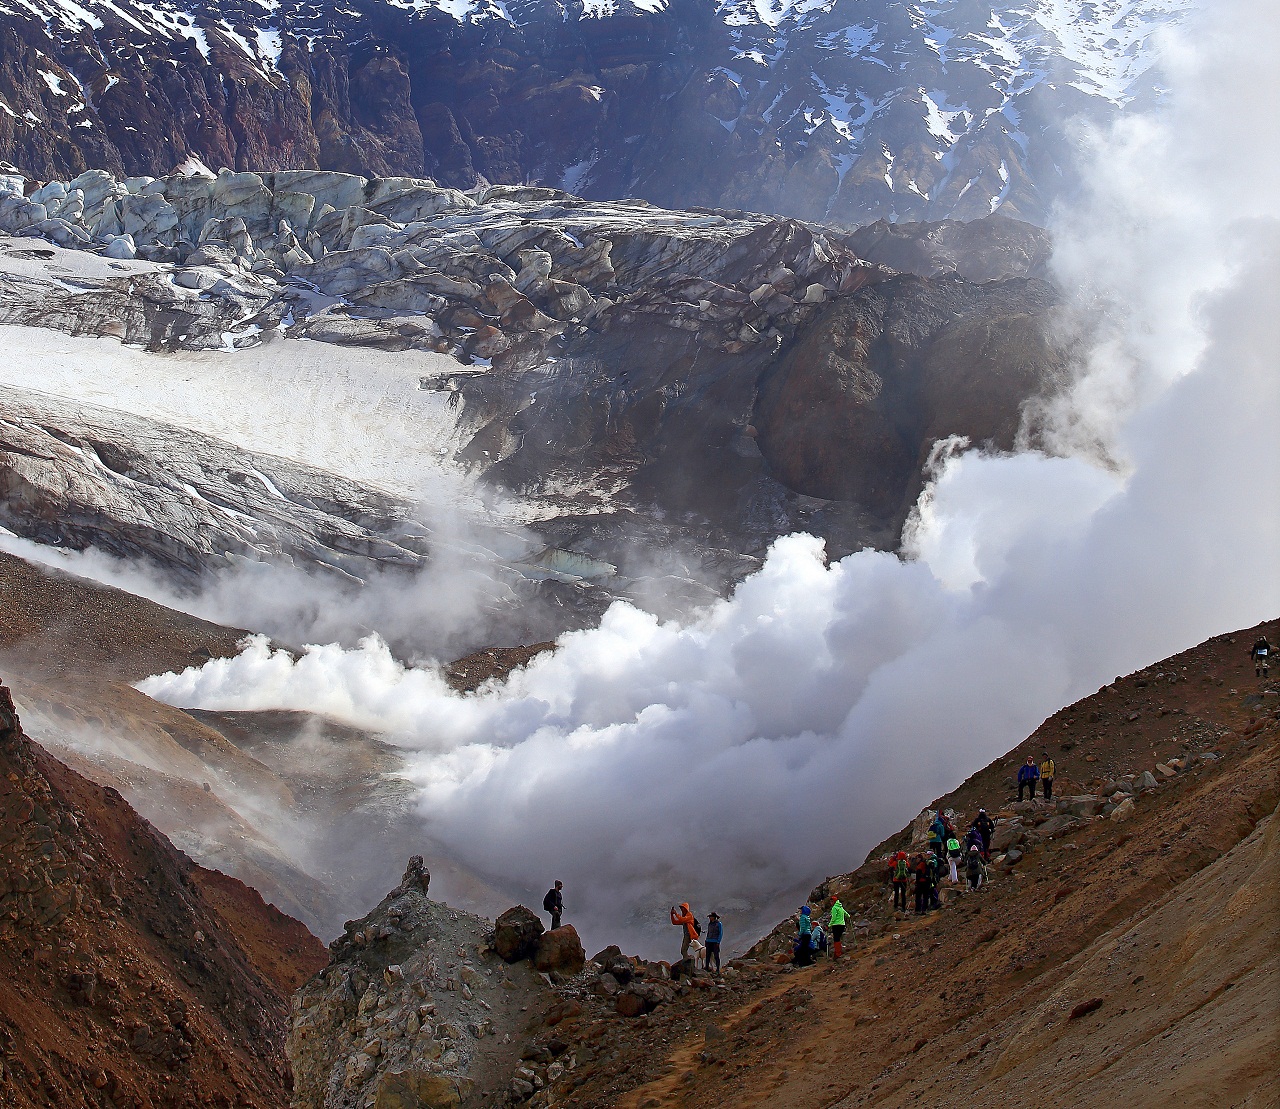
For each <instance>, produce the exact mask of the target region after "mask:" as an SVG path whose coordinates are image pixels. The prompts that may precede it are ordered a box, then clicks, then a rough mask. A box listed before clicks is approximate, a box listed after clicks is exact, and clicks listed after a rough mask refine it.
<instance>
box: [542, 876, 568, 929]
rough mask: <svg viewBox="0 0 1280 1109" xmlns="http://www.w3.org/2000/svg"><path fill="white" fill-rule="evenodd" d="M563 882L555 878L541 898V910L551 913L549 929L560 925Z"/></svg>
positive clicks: (562, 904) (562, 909)
mask: <svg viewBox="0 0 1280 1109" xmlns="http://www.w3.org/2000/svg"><path fill="white" fill-rule="evenodd" d="M563 890H564V883H563V882H561V881H559V880H558V879H557V881H556V884H555V885H554V886H552V887H551V888H550V889H549V890H547V896H546V897H544V898H543V899H542V911H543V912H544V913H550V914H551V930H552V931H553V932H554V931H555V930H556V929H557V928H559V927H560V914H561V913H563V912H564V893H563V892H562V891H563Z"/></svg>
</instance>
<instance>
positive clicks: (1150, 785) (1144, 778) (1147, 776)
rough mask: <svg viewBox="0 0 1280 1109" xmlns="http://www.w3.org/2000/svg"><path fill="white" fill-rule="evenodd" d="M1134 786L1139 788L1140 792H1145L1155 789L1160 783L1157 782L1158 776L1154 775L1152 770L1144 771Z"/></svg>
mask: <svg viewBox="0 0 1280 1109" xmlns="http://www.w3.org/2000/svg"><path fill="white" fill-rule="evenodd" d="M1134 784H1135V785H1136V786H1137V788H1138V790H1139V792H1143V791H1145V790H1148V789H1155V788H1156V786H1157V785H1158V784H1159V783H1158V782H1157V781H1156V776H1155V775H1154V774H1152V773H1151V771H1150V770H1144V771H1143V772H1142V774H1141V776H1140V777H1139V778H1138V780H1137V782H1136V783H1134Z"/></svg>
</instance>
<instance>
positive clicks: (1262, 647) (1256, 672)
mask: <svg viewBox="0 0 1280 1109" xmlns="http://www.w3.org/2000/svg"><path fill="white" fill-rule="evenodd" d="M1249 657H1250V658H1251V659H1253V676H1254V677H1255V678H1265V677H1268V676H1269V675H1268V663H1269V662H1270V660H1271V644H1270V643H1268V642H1267V637H1266V636H1265V635H1263V636H1259V637H1258V642H1257V643H1255V644H1254V645H1253V649H1252V650H1251V651H1250V652H1249Z"/></svg>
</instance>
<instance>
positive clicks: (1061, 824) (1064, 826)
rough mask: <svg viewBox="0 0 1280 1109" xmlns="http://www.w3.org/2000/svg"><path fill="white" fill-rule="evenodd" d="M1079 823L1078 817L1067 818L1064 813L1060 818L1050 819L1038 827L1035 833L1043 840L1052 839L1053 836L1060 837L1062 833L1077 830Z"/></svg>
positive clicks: (1053, 817)
mask: <svg viewBox="0 0 1280 1109" xmlns="http://www.w3.org/2000/svg"><path fill="white" fill-rule="evenodd" d="M1081 823H1082V822H1081V820H1080V818H1079V817H1075V816H1068V815H1067V814H1065V813H1064V814H1063V815H1061V816H1052V817H1050V818H1049V819H1048V820H1046V821H1045V822H1044V823H1043V824H1041V825H1040V827H1039V828H1038V829H1037V832H1038V833H1039V834H1040V835H1042V836H1043V837H1044V838H1045V839H1052V838H1053V837H1054V836H1060V835H1062V834H1063V833H1064V832H1070V831H1073V830H1074V829H1076V828H1078V827H1079V826H1080V825H1081Z"/></svg>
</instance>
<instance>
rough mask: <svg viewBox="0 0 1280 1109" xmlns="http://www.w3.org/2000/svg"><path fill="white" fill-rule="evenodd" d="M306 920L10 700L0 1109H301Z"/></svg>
mask: <svg viewBox="0 0 1280 1109" xmlns="http://www.w3.org/2000/svg"><path fill="white" fill-rule="evenodd" d="M325 962H326V955H325V951H324V949H323V948H322V947H321V945H320V943H319V941H317V940H316V939H315V938H314V937H312V936H311V935H310V934H309V933H308V932H307V931H306V929H305V928H303V927H302V925H301V924H299V923H298V922H297V921H295V920H292V919H290V918H289V917H286V916H284V915H283V914H282V913H280V912H278V911H277V910H275V909H273V908H271V907H270V906H268V905H266V904H265V903H264V902H263V901H262V899H261V898H260V897H259V896H258V895H257V894H256V893H254V892H253V891H251V890H249V889H247V888H246V887H244V886H242V885H240V883H238V882H235V881H234V880H232V879H228V878H225V877H224V876H223V875H219V874H213V873H210V872H208V871H205V870H202V869H201V868H199V867H197V866H195V865H194V864H193V863H192V862H191V861H190V860H189V859H188V858H187V857H186V856H185V855H182V854H181V853H179V852H178V851H176V850H175V849H174V848H173V847H172V846H171V845H170V844H169V842H168V841H167V840H165V839H164V838H163V837H162V836H161V835H160V834H159V833H158V832H156V831H155V829H154V828H152V827H151V825H149V824H148V823H146V822H145V821H144V820H142V819H141V818H140V817H138V815H137V814H136V813H135V812H134V811H133V810H132V809H131V808H129V806H128V805H127V804H126V803H125V801H124V800H123V798H121V796H120V795H119V794H118V793H117V792H116V791H115V790H113V789H110V788H104V787H102V786H98V785H95V784H93V783H91V782H89V781H87V780H86V779H84V778H82V777H81V776H80V775H78V774H76V773H75V772H74V771H72V770H69V769H68V768H67V767H66V766H64V765H63V764H61V763H59V762H58V761H57V760H56V759H54V758H53V757H52V756H50V755H49V754H48V753H47V752H45V751H44V750H43V749H42V748H41V747H39V746H38V745H37V744H34V743H32V742H31V741H30V740H29V739H27V737H26V736H25V735H24V734H23V732H22V729H21V725H20V724H19V722H18V718H17V714H16V713H15V712H14V709H13V702H12V699H11V697H10V695H9V691H8V689H6V688H5V687H3V686H0V1105H2V1106H4V1107H5V1109H26V1107H28V1106H46V1105H59V1106H101V1107H112V1106H114V1107H119V1109H143V1107H149V1106H170V1105H172V1106H206V1105H207V1106H225V1107H230V1106H239V1107H249V1106H255V1107H257V1106H261V1107H262V1109H278V1107H280V1106H283V1105H286V1104H287V1103H288V1100H289V1093H288V1090H289V1085H290V1079H289V1070H288V1064H287V1061H286V1059H285V1054H284V1050H283V1048H284V1033H285V1027H286V1024H287V1018H288V1006H289V1002H288V999H289V996H290V994H291V993H292V991H293V990H294V989H296V988H297V986H298V985H299V984H301V982H302V981H304V980H305V979H306V978H307V977H309V976H310V975H311V974H312V973H314V972H315V971H316V970H317V969H319V968H320V967H322V966H323V965H324V964H325Z"/></svg>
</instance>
